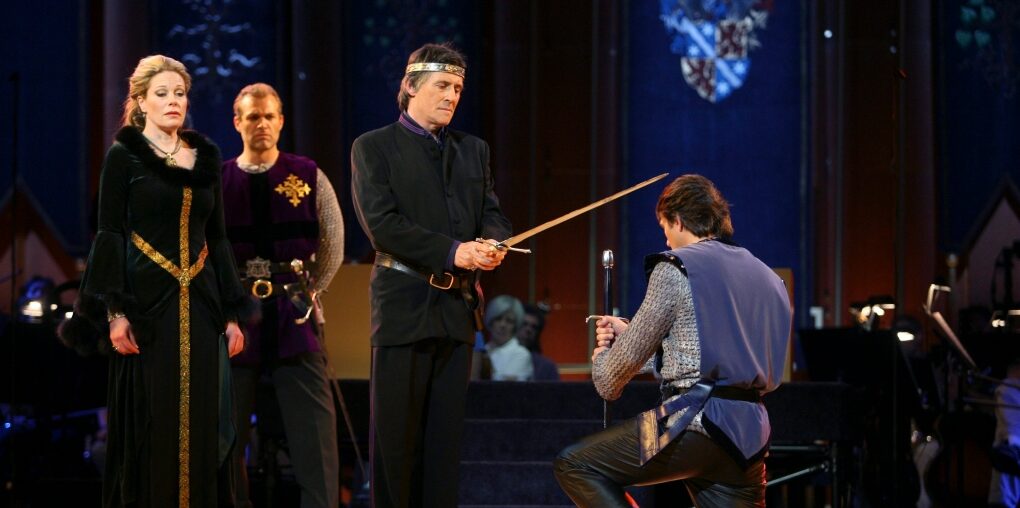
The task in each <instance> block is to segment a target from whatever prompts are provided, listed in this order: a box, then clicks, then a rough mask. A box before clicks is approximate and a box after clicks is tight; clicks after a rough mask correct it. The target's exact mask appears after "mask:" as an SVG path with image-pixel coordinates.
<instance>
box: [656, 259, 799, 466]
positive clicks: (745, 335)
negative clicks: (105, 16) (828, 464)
mask: <svg viewBox="0 0 1020 508" xmlns="http://www.w3.org/2000/svg"><path fill="white" fill-rule="evenodd" d="M664 260H666V261H670V262H672V263H674V264H676V265H677V266H678V267H679V268H680V269H681V270H682V271H684V272H685V273H686V274H687V277H688V280H689V281H690V285H691V295H692V299H693V301H694V312H695V317H696V320H697V326H698V339H699V344H700V347H701V373H702V376H704V377H706V378H710V379H713V380H715V381H716V386H733V387H737V388H745V389H754V390H757V391H758V392H759V393H762V394H764V393H767V392H770V391H772V390H775V389H776V388H777V387H778V386H779V384H780V381H781V377H782V374H783V368H784V366H785V362H786V357H787V349H788V347H789V339H790V326H791V322H792V311H791V308H790V300H789V296H788V294H787V291H786V288H785V286H784V285H783V281H782V279H780V278H779V276H778V275H776V274H775V272H773V271H772V270H771V269H770V268H769V267H768V266H766V265H765V264H764V263H762V262H761V261H760V260H759V259H758V258H756V257H754V256H753V255H752V254H751V253H750V252H748V251H747V249H744V248H741V247H737V246H734V245H729V244H726V243H723V242H720V241H708V242H700V243H696V244H692V245H688V246H686V247H683V248H681V249H676V250H672V251H667V252H663V253H660V254H655V255H652V256H648V258H646V260H645V269H646V272H647V273H648V274H649V275H650V274H651V271H652V269H653V268H654V267H655V265H656V264H658V263H659V262H661V261H664ZM702 421H703V423H704V424H705V428H706V430H707V431H708V432H709V433H710V434H712V435H713V437H720V438H721V437H723V436H725V439H721V440H720V441H722V443H721V445H722V446H724V447H726V448H730V445H732V446H733V447H734V448H735V449H731V452H739V455H740V456H742V458H743V459H744V461H748V460H751V459H752V458H757V457H758V456H759V455H761V454H763V453H764V451H765V450H766V449H767V446H768V440H769V435H770V433H771V428H770V426H769V418H768V412H767V411H766V410H765V406H764V405H763V404H761V403H752V402H745V401H737V400H727V399H721V398H711V399H709V400H708V402H707V403H706V404H705V407H704V414H703V416H702ZM719 433H721V434H722V436H717V434H719ZM726 441H729V443H726Z"/></svg>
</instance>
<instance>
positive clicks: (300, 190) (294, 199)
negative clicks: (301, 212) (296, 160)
mask: <svg viewBox="0 0 1020 508" xmlns="http://www.w3.org/2000/svg"><path fill="white" fill-rule="evenodd" d="M273 190H275V191H276V192H279V193H280V194H283V195H284V196H287V200H288V201H290V204H292V205H294V208H297V205H299V204H301V198H303V197H305V196H307V195H308V194H309V193H310V192H312V188H311V187H309V186H308V184H307V183H305V182H303V181H301V179H300V178H298V177H297V175H295V174H293V173H291V174H290V175H289V176H287V179H286V180H284V181H283V183H281V184H280V185H277V186H276V188H275V189H273Z"/></svg>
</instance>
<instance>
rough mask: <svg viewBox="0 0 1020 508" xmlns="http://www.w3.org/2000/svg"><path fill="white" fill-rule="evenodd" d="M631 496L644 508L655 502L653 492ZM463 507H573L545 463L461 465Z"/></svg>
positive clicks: (644, 490) (549, 464)
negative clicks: (485, 505) (484, 505)
mask: <svg viewBox="0 0 1020 508" xmlns="http://www.w3.org/2000/svg"><path fill="white" fill-rule="evenodd" d="M628 492H630V494H631V495H632V496H633V497H634V499H635V500H636V501H637V502H638V504H641V505H642V506H645V505H648V506H651V505H650V504H647V503H651V502H652V501H653V500H654V497H653V492H652V489H650V488H632V489H628ZM459 498H460V502H459V505H460V506H462V507H463V506H465V505H483V504H488V505H489V506H493V505H496V503H498V506H572V503H571V502H570V498H568V497H567V495H566V494H564V493H563V491H562V490H561V489H560V486H559V484H557V483H556V477H555V476H553V470H552V462H546V461H514V462H505V461H462V462H461V464H460V496H459Z"/></svg>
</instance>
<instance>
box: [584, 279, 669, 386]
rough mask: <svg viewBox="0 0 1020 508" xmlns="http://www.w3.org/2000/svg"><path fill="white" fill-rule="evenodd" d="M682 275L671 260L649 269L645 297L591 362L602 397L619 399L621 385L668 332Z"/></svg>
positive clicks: (640, 366) (643, 364) (628, 379)
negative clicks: (619, 330)
mask: <svg viewBox="0 0 1020 508" xmlns="http://www.w3.org/2000/svg"><path fill="white" fill-rule="evenodd" d="M681 278H683V275H682V274H681V273H680V270H679V269H678V268H677V267H676V266H674V265H672V264H670V263H665V262H664V263H659V264H658V265H656V266H655V269H654V270H652V275H651V277H649V279H648V290H647V291H646V292H645V299H644V301H642V302H641V307H640V308H639V309H638V311H637V314H635V315H634V319H632V320H631V322H630V326H628V327H627V329H626V330H624V332H623V333H622V334H620V336H619V337H617V338H616V342H615V343H614V344H613V347H611V348H610V349H609V350H608V351H605V352H603V353H602V354H600V355H599V356H597V357H596V358H595V362H594V364H593V365H592V380H593V381H594V382H595V389H596V390H598V392H599V395H601V396H602V398H604V399H606V400H616V399H618V398H619V397H620V394H621V393H622V392H623V387H624V386H626V384H627V382H628V381H630V379H631V378H632V377H634V375H636V374H637V373H638V372H640V371H641V369H642V367H644V366H645V364H646V362H647V361H648V359H649V358H651V357H652V356H653V355H654V354H655V352H656V351H657V350H658V349H659V346H660V345H661V344H662V342H663V339H665V338H666V337H667V335H669V331H670V328H672V326H673V324H674V322H675V321H676V317H677V308H678V307H679V305H680V290H679V284H680V279H681Z"/></svg>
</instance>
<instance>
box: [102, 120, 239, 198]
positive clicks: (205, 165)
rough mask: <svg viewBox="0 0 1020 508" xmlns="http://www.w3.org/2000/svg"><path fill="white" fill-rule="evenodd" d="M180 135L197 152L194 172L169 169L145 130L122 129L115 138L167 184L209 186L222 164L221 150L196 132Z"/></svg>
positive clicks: (186, 131)
mask: <svg viewBox="0 0 1020 508" xmlns="http://www.w3.org/2000/svg"><path fill="white" fill-rule="evenodd" d="M180 136H181V137H182V138H183V139H184V141H186V142H187V143H188V145H190V146H191V147H192V148H195V149H197V151H198V154H197V160H195V167H194V168H193V169H181V168H171V167H168V166H167V165H166V164H165V163H164V162H163V158H162V157H160V156H158V155H156V152H154V151H153V150H152V147H150V146H149V142H148V141H147V140H146V139H145V136H144V135H142V131H141V130H139V129H138V128H137V127H132V126H125V127H121V129H120V130H119V131H117V135H116V136H115V138H114V139H116V140H117V142H118V143H120V144H121V145H123V146H124V148H126V149H127V150H128V151H129V152H131V154H132V155H134V156H135V157H137V158H138V160H139V161H141V163H142V165H144V166H145V167H146V168H148V169H150V170H151V171H153V172H154V173H156V174H157V175H159V176H160V178H162V179H163V180H165V181H167V182H170V183H174V184H177V185H187V186H189V187H206V186H208V185H210V184H212V183H214V182H216V180H217V179H218V178H219V174H220V166H221V165H222V160H221V158H220V149H219V148H217V147H216V145H215V144H213V142H212V141H209V139H208V138H206V137H205V136H203V135H201V134H199V133H198V132H196V131H192V130H181V131H180Z"/></svg>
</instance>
